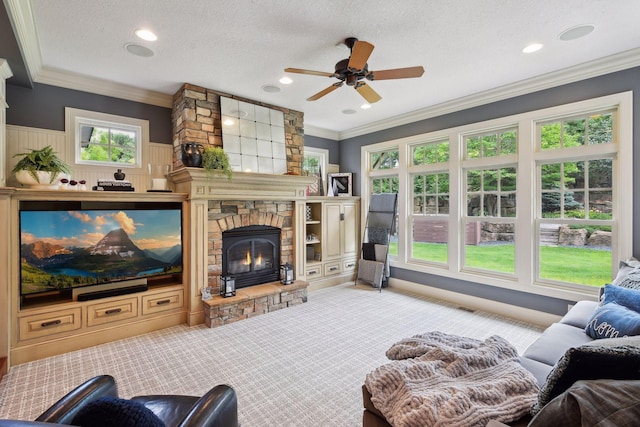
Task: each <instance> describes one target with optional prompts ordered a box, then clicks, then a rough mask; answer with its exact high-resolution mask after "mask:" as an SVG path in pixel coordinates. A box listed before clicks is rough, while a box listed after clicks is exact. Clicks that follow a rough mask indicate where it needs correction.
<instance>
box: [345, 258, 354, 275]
mask: <svg viewBox="0 0 640 427" xmlns="http://www.w3.org/2000/svg"><path fill="white" fill-rule="evenodd" d="M357 266H358V262H357V261H356V260H355V259H350V260H347V261H344V262H343V263H342V271H344V272H345V273H346V272H348V271H355V269H356V268H357Z"/></svg>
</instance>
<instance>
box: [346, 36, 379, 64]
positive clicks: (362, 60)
mask: <svg viewBox="0 0 640 427" xmlns="http://www.w3.org/2000/svg"><path fill="white" fill-rule="evenodd" d="M374 47H375V46H374V45H372V44H371V43H369V42H363V41H359V40H358V41H356V42H355V43H354V44H353V48H352V49H351V56H350V57H349V64H347V68H349V69H351V70H362V69H364V66H365V65H367V60H368V59H369V55H371V52H373V48H374Z"/></svg>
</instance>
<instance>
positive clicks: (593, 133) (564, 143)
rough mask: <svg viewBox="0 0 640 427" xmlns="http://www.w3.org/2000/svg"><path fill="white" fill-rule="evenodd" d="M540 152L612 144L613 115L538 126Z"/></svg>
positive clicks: (592, 115)
mask: <svg viewBox="0 0 640 427" xmlns="http://www.w3.org/2000/svg"><path fill="white" fill-rule="evenodd" d="M539 138H540V139H539V140H538V143H539V145H540V148H541V149H542V150H555V149H561V148H570V147H580V146H584V145H595V144H611V143H613V113H611V112H608V113H598V114H591V115H585V116H580V117H573V118H570V119H564V120H556V121H553V122H548V123H543V124H541V126H540V135H539Z"/></svg>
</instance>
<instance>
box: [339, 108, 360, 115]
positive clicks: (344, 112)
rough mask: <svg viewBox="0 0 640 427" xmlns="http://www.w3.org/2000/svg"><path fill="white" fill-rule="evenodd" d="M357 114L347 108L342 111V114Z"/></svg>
mask: <svg viewBox="0 0 640 427" xmlns="http://www.w3.org/2000/svg"><path fill="white" fill-rule="evenodd" d="M355 113H357V111H356V110H354V109H353V108H347V109H346V110H342V114H355Z"/></svg>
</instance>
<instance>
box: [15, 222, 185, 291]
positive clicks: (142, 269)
mask: <svg viewBox="0 0 640 427" xmlns="http://www.w3.org/2000/svg"><path fill="white" fill-rule="evenodd" d="M20 255H21V272H22V294H23V295H24V294H31V293H37V292H44V291H53V290H60V289H67V288H74V287H79V286H86V285H92V284H99V283H106V282H113V281H117V280H127V279H133V278H140V277H147V276H152V275H159V274H171V273H176V272H179V271H181V269H182V246H181V245H179V244H178V245H175V246H171V247H166V248H158V249H145V250H142V249H140V248H139V247H138V246H136V244H135V243H134V242H133V241H132V240H131V239H130V238H129V236H128V235H127V233H126V232H125V231H124V230H123V229H122V228H120V229H116V230H112V231H110V232H108V233H107V234H105V235H104V237H102V239H100V241H99V242H98V243H97V244H96V245H94V246H89V247H63V246H61V245H57V244H51V243H47V242H45V241H42V240H37V241H34V242H33V243H29V244H22V245H21V247H20Z"/></svg>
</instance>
